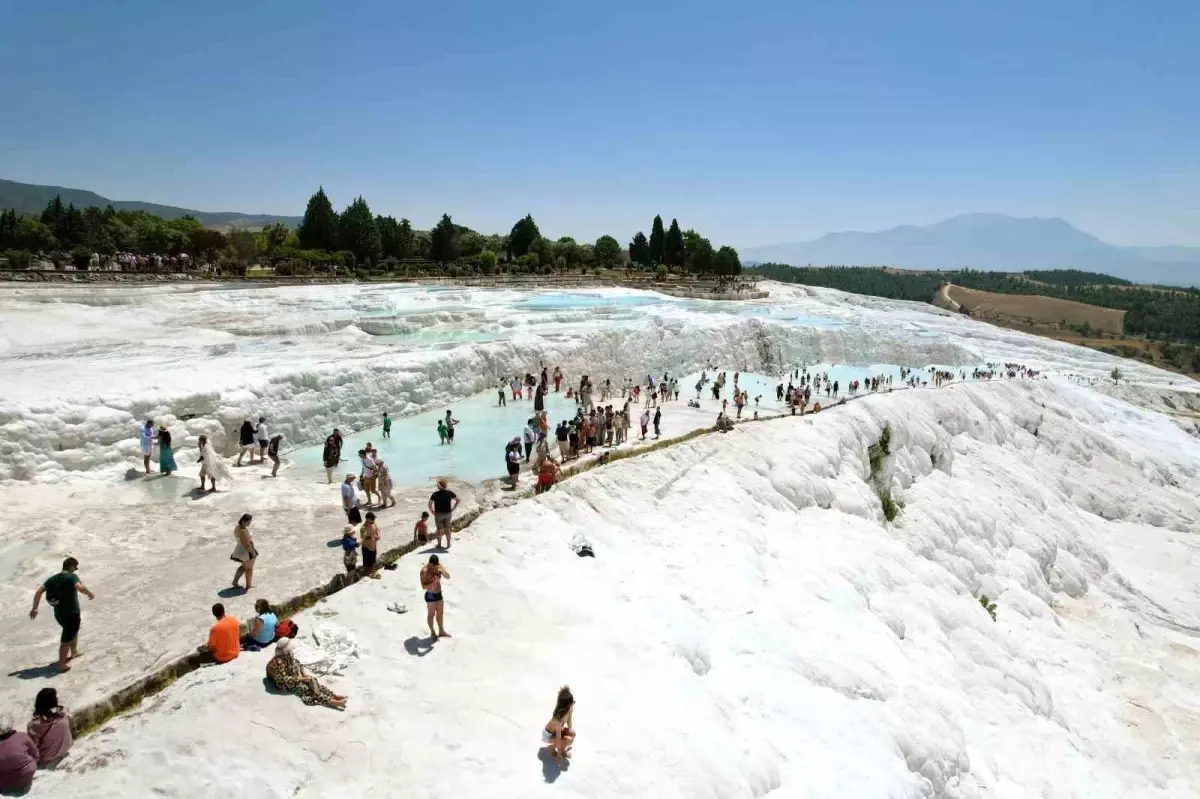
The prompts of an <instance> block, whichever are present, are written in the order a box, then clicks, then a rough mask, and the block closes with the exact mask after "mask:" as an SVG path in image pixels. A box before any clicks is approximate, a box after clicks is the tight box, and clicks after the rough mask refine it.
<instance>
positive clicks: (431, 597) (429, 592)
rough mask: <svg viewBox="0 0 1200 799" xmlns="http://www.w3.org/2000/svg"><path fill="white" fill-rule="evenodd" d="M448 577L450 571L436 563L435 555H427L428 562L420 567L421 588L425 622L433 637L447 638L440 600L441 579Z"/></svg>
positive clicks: (442, 602) (442, 605)
mask: <svg viewBox="0 0 1200 799" xmlns="http://www.w3.org/2000/svg"><path fill="white" fill-rule="evenodd" d="M443 578H445V579H447V580H449V579H450V572H448V571H446V568H445V567H444V566H442V565H441V564H440V563H438V556H437V555H430V556H429V563H427V564H425V566H424V567H423V568H422V569H421V588H423V589H425V608H426V619H425V620H426V622H428V624H429V635H430V636H432V637H433V638H449V637H450V633H448V632H446V624H445V621H444V620H443V618H442V615H443V613H445V610H446V605H445V602H444V601H443V600H442V579H443ZM434 619H436V620H437V630H434V629H433V622H434Z"/></svg>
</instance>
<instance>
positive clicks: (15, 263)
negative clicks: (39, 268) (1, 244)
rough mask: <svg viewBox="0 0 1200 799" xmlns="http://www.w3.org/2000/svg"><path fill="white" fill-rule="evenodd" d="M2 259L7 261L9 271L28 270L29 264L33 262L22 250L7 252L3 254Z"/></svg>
mask: <svg viewBox="0 0 1200 799" xmlns="http://www.w3.org/2000/svg"><path fill="white" fill-rule="evenodd" d="M4 257H5V258H7V259H8V268H9V269H28V268H29V264H30V263H31V262H32V261H33V258H32V257H30V255H29V253H27V252H25V251H24V250H9V251H8V252H6V253H4Z"/></svg>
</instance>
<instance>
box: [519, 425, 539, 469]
mask: <svg viewBox="0 0 1200 799" xmlns="http://www.w3.org/2000/svg"><path fill="white" fill-rule="evenodd" d="M521 439H522V441H523V442H524V443H525V462H526V463H529V456H530V455H532V454H533V445H534V444H536V443H537V439H538V434H537V430H535V429H534V420H533V419H529V420H528V421H526V422H525V429H524V430H523V431H521Z"/></svg>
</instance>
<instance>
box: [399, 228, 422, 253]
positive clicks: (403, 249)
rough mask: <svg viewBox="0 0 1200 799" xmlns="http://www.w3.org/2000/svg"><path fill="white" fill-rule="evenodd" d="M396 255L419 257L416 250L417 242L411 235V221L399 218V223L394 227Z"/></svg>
mask: <svg viewBox="0 0 1200 799" xmlns="http://www.w3.org/2000/svg"><path fill="white" fill-rule="evenodd" d="M396 242H397V244H396V257H397V258H417V257H420V256H419V254H418V252H417V243H416V239H415V237H414V235H413V227H412V222H409V221H408V220H407V219H401V220H400V225H399V226H398V227H397V229H396Z"/></svg>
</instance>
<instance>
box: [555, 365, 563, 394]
mask: <svg viewBox="0 0 1200 799" xmlns="http://www.w3.org/2000/svg"><path fill="white" fill-rule="evenodd" d="M562 381H563V373H562V369H561V368H559V367H557V366H556V367H554V392H555V393H556V394H557V393H558V390H559V388H560V387H561V386H562Z"/></svg>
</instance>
